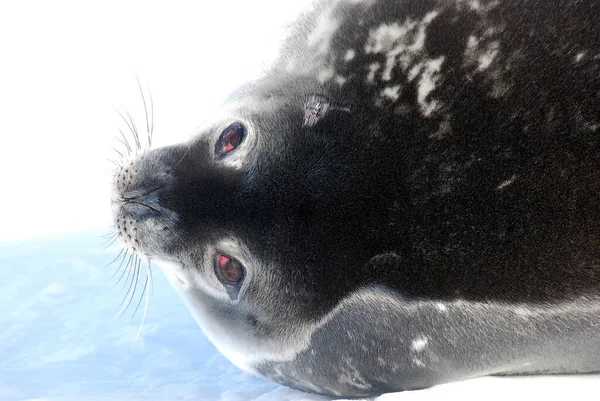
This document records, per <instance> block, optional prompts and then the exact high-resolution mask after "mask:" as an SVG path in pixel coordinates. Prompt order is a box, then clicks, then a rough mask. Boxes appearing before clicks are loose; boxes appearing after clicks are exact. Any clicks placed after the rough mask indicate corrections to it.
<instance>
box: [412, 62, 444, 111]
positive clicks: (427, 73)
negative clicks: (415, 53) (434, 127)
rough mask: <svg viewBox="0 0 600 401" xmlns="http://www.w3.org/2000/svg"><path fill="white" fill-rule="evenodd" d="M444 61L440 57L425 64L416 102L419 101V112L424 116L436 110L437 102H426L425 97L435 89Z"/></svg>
mask: <svg viewBox="0 0 600 401" xmlns="http://www.w3.org/2000/svg"><path fill="white" fill-rule="evenodd" d="M444 59H445V58H444V56H441V57H438V58H436V59H433V60H428V61H427V62H426V63H425V66H424V69H423V73H422V74H421V79H420V80H419V90H418V93H417V100H418V101H419V105H420V106H421V111H422V113H423V115H425V116H429V115H431V113H433V112H434V111H435V109H436V108H437V101H436V100H431V101H428V100H427V97H428V96H429V94H430V93H431V92H432V91H433V90H434V89H435V85H436V83H437V81H438V80H439V79H440V77H441V76H440V74H439V72H440V70H441V69H442V64H443V63H444Z"/></svg>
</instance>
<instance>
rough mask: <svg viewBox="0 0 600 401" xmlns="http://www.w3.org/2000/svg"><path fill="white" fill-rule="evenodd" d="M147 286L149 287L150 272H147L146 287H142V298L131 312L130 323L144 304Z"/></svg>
mask: <svg viewBox="0 0 600 401" xmlns="http://www.w3.org/2000/svg"><path fill="white" fill-rule="evenodd" d="M147 288H148V273H146V280H144V288H143V289H142V295H141V296H140V300H139V301H138V303H137V305H136V307H135V309H134V311H133V313H132V314H131V317H130V318H129V322H128V323H131V321H132V320H133V318H134V317H135V314H136V313H137V311H138V309H139V308H140V305H141V304H142V300H143V299H144V294H145V293H146V289H147Z"/></svg>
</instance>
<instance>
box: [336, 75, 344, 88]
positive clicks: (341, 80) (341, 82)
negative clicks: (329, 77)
mask: <svg viewBox="0 0 600 401" xmlns="http://www.w3.org/2000/svg"><path fill="white" fill-rule="evenodd" d="M334 81H335V83H336V84H338V85H340V86H342V85H344V84H345V83H346V78H344V77H342V76H341V75H336V76H335V78H334Z"/></svg>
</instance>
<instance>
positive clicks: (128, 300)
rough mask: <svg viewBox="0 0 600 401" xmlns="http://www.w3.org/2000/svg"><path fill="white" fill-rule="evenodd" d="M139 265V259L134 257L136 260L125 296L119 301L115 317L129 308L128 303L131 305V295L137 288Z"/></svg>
mask: <svg viewBox="0 0 600 401" xmlns="http://www.w3.org/2000/svg"><path fill="white" fill-rule="evenodd" d="M140 265H141V261H140V260H139V259H137V258H136V262H135V263H134V266H133V277H132V278H131V283H130V284H129V290H128V291H127V294H125V298H124V299H123V301H122V302H121V307H120V309H119V312H118V313H117V317H121V316H123V314H124V313H125V312H126V311H127V309H128V308H129V305H131V301H132V300H133V296H134V295H135V290H136V288H137V284H138V279H139V276H140Z"/></svg>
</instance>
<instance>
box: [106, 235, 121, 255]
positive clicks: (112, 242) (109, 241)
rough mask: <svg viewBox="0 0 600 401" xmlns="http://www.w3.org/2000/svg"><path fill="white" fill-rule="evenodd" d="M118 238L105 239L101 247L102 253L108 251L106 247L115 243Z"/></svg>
mask: <svg viewBox="0 0 600 401" xmlns="http://www.w3.org/2000/svg"><path fill="white" fill-rule="evenodd" d="M117 239H118V237H114V238H109V239H107V240H106V241H105V242H104V244H103V245H102V252H104V251H106V250H107V249H108V247H110V246H111V245H112V244H114V243H115V241H117Z"/></svg>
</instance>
